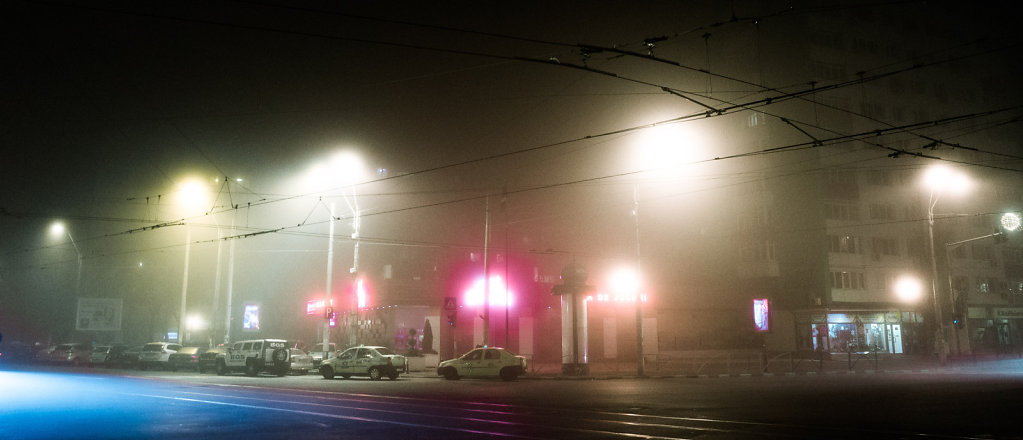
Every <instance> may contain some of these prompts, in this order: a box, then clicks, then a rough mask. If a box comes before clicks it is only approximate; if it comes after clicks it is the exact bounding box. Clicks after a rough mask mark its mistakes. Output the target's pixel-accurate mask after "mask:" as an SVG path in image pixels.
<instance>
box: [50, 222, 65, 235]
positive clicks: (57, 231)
mask: <svg viewBox="0 0 1023 440" xmlns="http://www.w3.org/2000/svg"><path fill="white" fill-rule="evenodd" d="M65 230H66V229H65V228H64V224H63V223H61V222H54V223H53V224H52V225H50V235H53V236H58V235H64V231H65Z"/></svg>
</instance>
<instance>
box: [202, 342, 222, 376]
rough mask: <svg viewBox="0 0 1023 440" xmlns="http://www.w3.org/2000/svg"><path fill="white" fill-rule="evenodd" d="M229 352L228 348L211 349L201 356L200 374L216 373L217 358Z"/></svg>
mask: <svg viewBox="0 0 1023 440" xmlns="http://www.w3.org/2000/svg"><path fill="white" fill-rule="evenodd" d="M226 351H227V347H217V348H211V349H209V350H206V351H204V352H202V353H200V354H199V365H198V368H199V372H200V373H205V372H207V371H215V370H216V369H217V356H219V355H220V354H222V353H225V352H226Z"/></svg>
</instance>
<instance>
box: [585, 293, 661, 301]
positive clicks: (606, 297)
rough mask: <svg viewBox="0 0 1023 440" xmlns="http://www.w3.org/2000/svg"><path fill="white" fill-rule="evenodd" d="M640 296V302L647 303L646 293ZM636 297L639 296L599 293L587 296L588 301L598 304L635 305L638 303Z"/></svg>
mask: <svg viewBox="0 0 1023 440" xmlns="http://www.w3.org/2000/svg"><path fill="white" fill-rule="evenodd" d="M638 296H639V301H640V302H644V303H645V302H647V300H648V298H647V295H646V294H645V293H641V294H639V295H638ZM636 297H637V295H635V294H621V293H598V294H596V295H590V296H587V297H586V300H587V301H591V302H598V303H634V302H636Z"/></svg>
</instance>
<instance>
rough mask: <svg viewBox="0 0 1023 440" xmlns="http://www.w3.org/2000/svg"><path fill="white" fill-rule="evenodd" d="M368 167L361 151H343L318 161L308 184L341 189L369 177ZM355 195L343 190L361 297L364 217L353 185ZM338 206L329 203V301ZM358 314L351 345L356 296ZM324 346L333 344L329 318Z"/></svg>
mask: <svg viewBox="0 0 1023 440" xmlns="http://www.w3.org/2000/svg"><path fill="white" fill-rule="evenodd" d="M366 177H367V176H366V167H365V165H364V164H363V161H362V159H361V158H360V157H359V155H358V154H356V153H354V152H351V151H342V152H340V153H338V154H335V155H334V156H332V157H330V158H329V159H328V160H327V161H325V162H322V163H318V164H316V165H314V166H313V167H312V169H311V170H310V171H309V173H308V174H306V187H307V188H309V189H311V190H314V191H332V190H337V189H342V187H345V186H351V185H353V184H356V183H359V182H362V181H363V180H365V179H366ZM351 191H352V196H351V198H349V197H348V195H347V194H345V193H344V192H342V196H343V197H344V201H345V203H346V204H347V205H348V208H349V210H351V212H352V218H353V220H352V239H353V240H355V247H354V250H353V260H352V268H351V270H349V272H350V273H351V274H352V277H353V280H354V282H355V283H356V285H355V287H354V288H355V294H356V296H358V294H359V293H358V292H359V289H360V285H359V284H360V283H359V281H358V280H359V232H360V230H361V228H362V217H361V212H360V210H359V203H358V199H357V198H356V195H355V188H354V186H353V187H352V188H351ZM335 210H336V207H335V205H334V203H333V202H331V204H330V225H329V233H328V236H327V286H326V290H325V294H326V302H327V303H328V304H330V303H331V301H330V293H331V292H330V288H331V284H332V283H333V276H334V222H335V221H336V220H337V216H336V214H335ZM354 305H355V315H354V316H355V317H356V320H354V321H353V322H352V329H351V334H350V335H349V341H350V343H351V344H352V345H354V344H355V343H356V326H357V325H358V318H357V317H358V308H359V306H358V298H356V299H355V304H354ZM323 346H324V347H329V346H330V321H329V320H326V322H324V324H323Z"/></svg>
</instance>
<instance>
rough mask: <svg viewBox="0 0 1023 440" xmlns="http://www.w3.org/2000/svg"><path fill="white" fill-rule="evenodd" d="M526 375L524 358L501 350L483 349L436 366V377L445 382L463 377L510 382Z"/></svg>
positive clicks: (494, 348) (493, 348)
mask: <svg viewBox="0 0 1023 440" xmlns="http://www.w3.org/2000/svg"><path fill="white" fill-rule="evenodd" d="M523 374H526V358H524V357H522V356H517V355H515V354H513V353H512V352H510V351H508V350H505V349H503V348H497V347H483V348H477V349H475V350H472V351H470V352H468V353H466V354H463V355H462V356H460V357H457V358H455V359H448V360H446V361H444V362H441V363H440V365H437V375H438V376H444V378H445V379H447V380H458V379H461V378H463V377H500V378H501V379H502V380H506V381H511V380H515V379H516V378H518V377H519V376H521V375H523Z"/></svg>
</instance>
